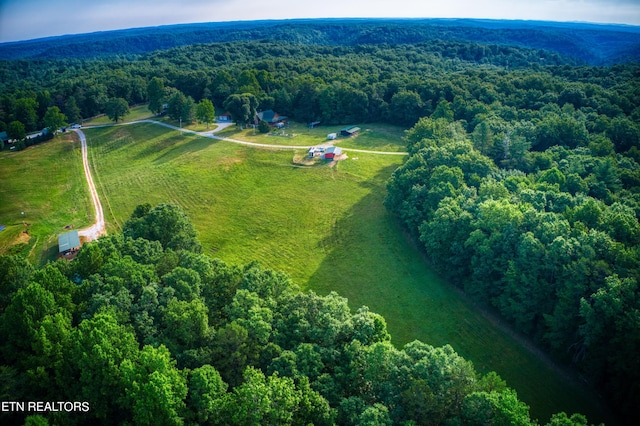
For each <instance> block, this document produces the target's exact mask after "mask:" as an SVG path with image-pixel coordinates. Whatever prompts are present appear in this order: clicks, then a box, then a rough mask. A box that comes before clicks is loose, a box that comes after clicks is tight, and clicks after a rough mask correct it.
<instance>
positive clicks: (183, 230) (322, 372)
mask: <svg viewBox="0 0 640 426" xmlns="http://www.w3.org/2000/svg"><path fill="white" fill-rule="evenodd" d="M0 288H1V289H2V299H1V300H0V336H1V339H0V341H1V342H2V343H1V351H0V364H1V367H0V373H1V375H2V378H3V380H2V382H1V385H0V386H1V387H0V395H1V398H2V400H3V401H76V402H78V404H76V405H73V404H72V403H70V402H69V403H68V404H64V403H63V404H62V405H60V406H59V407H58V406H55V407H53V408H51V407H48V408H47V407H46V406H43V407H42V408H41V409H40V411H39V412H37V411H35V410H33V409H31V410H29V409H28V406H26V405H25V407H27V408H22V410H20V409H16V410H14V412H13V413H10V412H4V411H5V410H4V409H3V412H2V413H1V414H0V420H2V421H3V423H4V424H9V423H18V422H23V421H25V420H26V421H27V424H38V425H42V424H71V425H73V424H96V423H99V424H149V425H159V424H167V425H178V424H212V425H231V424H234V425H261V424H273V425H284V424H292V425H303V424H315V425H330V424H335V423H338V424H343V425H391V424H407V425H410V424H415V425H432V424H445V423H446V424H503V425H528V424H532V421H531V419H530V417H529V409H528V407H527V406H526V405H525V404H524V403H522V402H521V401H519V400H518V398H517V395H516V393H515V392H514V391H513V390H511V389H509V388H507V387H506V384H505V383H504V381H502V380H501V379H500V377H498V376H497V375H496V374H495V373H489V374H487V375H484V376H480V375H478V374H477V373H476V372H475V370H474V368H473V366H472V364H471V363H470V362H468V361H466V360H464V359H463V358H461V357H460V356H458V355H457V354H456V353H455V352H454V350H453V349H452V348H451V347H450V346H444V347H441V348H434V347H432V346H429V345H427V344H425V343H422V342H419V341H414V342H412V343H409V344H407V345H406V346H405V347H404V348H402V349H398V348H395V347H394V346H393V345H391V343H390V336H389V333H388V332H387V330H386V324H385V320H384V318H382V317H381V316H380V315H377V314H375V313H372V312H370V311H369V310H368V309H367V307H365V306H363V307H360V308H358V309H357V310H355V312H352V310H351V309H350V307H349V306H348V305H347V301H346V299H344V298H342V297H340V296H339V295H338V294H336V293H331V294H329V295H327V296H319V295H317V294H315V293H313V292H301V291H300V290H299V289H297V288H296V287H295V286H294V285H293V284H292V283H291V282H290V280H289V279H288V278H287V277H286V276H285V275H284V274H282V273H279V272H275V271H272V270H267V269H264V268H262V267H260V265H258V264H256V263H251V264H248V265H246V266H235V265H228V264H225V263H224V262H222V261H220V260H215V259H212V258H210V257H208V256H206V255H203V254H201V246H200V243H199V242H198V240H197V238H196V234H195V230H194V228H193V225H192V224H191V223H190V222H189V219H188V218H187V217H186V215H185V214H184V212H183V211H182V210H181V209H180V208H179V207H177V206H174V205H170V204H161V205H158V206H156V207H154V208H151V206H149V205H140V206H138V207H137V208H136V210H135V212H134V213H133V215H132V216H131V218H130V219H129V220H128V221H127V223H126V224H125V225H124V228H123V233H122V234H113V235H109V236H107V237H102V238H100V239H99V240H97V241H96V242H93V243H90V244H86V245H84V246H83V247H82V249H81V250H80V252H79V253H78V257H77V258H76V259H75V260H74V261H73V262H68V261H66V260H58V261H57V262H54V263H49V264H48V265H46V266H45V267H43V268H41V269H37V270H36V269H34V268H33V267H32V266H31V265H30V264H28V263H27V262H26V261H24V260H21V259H19V258H17V257H13V256H0ZM34 411H35V412H34ZM549 424H551V425H585V424H586V419H585V418H584V417H583V416H581V415H572V416H571V417H568V416H567V415H566V414H564V413H559V414H556V415H554V416H553V417H552V419H551V421H550V423H549Z"/></svg>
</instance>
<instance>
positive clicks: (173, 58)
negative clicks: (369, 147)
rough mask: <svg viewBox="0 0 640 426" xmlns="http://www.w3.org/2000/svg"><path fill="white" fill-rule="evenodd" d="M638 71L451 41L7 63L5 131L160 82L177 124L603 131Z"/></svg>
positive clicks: (128, 98)
mask: <svg viewBox="0 0 640 426" xmlns="http://www.w3.org/2000/svg"><path fill="white" fill-rule="evenodd" d="M637 69H638V65H637V64H627V65H616V66H611V67H588V66H575V64H574V62H572V61H571V60H569V59H567V58H564V57H562V56H559V55H557V54H555V53H550V52H548V51H538V50H531V49H523V48H516V47H510V46H498V45H483V44H478V43H463V42H454V41H433V42H430V43H416V44H403V45H384V44H381V45H358V46H309V45H302V44H294V43H286V42H285V43H273V42H264V41H263V42H255V41H254V42H241V41H240V42H230V43H217V44H209V45H192V46H187V47H181V48H175V49H171V50H167V51H159V52H155V53H151V54H148V55H145V56H141V57H136V58H134V59H130V60H128V59H120V58H114V59H95V60H80V59H60V60H38V61H36V60H20V61H2V62H0V74H1V75H2V76H3V79H2V81H0V89H1V91H2V95H1V96H0V131H6V130H8V129H10V128H14V127H15V126H19V127H20V125H21V126H23V127H24V132H27V133H29V132H31V131H35V130H39V129H41V128H42V127H44V126H45V124H46V123H45V122H44V118H45V115H46V113H47V111H48V109H49V108H53V107H56V108H58V110H59V111H60V112H61V113H63V114H64V115H65V117H66V119H67V122H68V123H79V122H81V120H82V119H83V118H88V117H93V116H96V115H98V114H102V113H105V112H108V111H110V110H113V108H110V107H111V106H114V105H116V106H117V105H118V103H119V104H120V105H122V104H123V102H126V103H127V105H137V104H142V103H147V102H154V101H155V100H156V99H157V96H156V97H154V94H153V92H150V91H149V90H150V87H149V84H150V83H151V81H153V80H154V79H159V80H160V81H161V83H162V85H163V86H164V87H165V89H166V92H164V93H163V96H164V98H163V100H162V104H168V103H170V101H172V100H173V101H174V102H173V104H174V105H176V104H177V105H178V111H177V112H176V113H174V114H173V115H175V116H176V119H178V117H179V116H180V115H181V114H180V113H181V112H182V111H179V110H180V108H179V107H185V108H187V110H186V112H187V114H186V116H187V117H188V118H189V119H195V118H196V117H195V105H197V104H198V103H200V101H202V100H208V101H211V103H212V104H213V106H214V108H215V109H217V110H218V111H219V112H224V110H225V103H226V101H227V100H228V99H229V98H230V97H231V96H232V95H245V94H251V95H253V96H255V98H256V102H257V106H256V108H257V109H258V110H267V109H274V110H276V111H278V112H280V113H281V114H285V115H287V116H289V117H292V118H293V119H295V120H298V121H301V122H308V121H322V122H324V123H331V124H336V123H340V124H342V123H355V122H389V123H395V124H400V125H404V126H412V125H413V124H415V123H416V121H417V120H418V119H419V118H420V117H423V116H429V115H431V114H432V113H433V112H434V111H435V109H436V107H437V106H438V105H439V104H440V102H441V101H447V102H448V103H449V104H450V105H451V107H452V109H453V112H454V115H455V118H456V120H465V121H466V126H467V130H469V131H472V130H474V128H475V125H476V124H477V123H478V122H479V121H480V120H479V119H477V117H481V116H483V115H487V114H490V113H496V114H497V115H499V116H501V117H505V118H507V119H513V118H516V117H517V118H521V119H530V118H531V117H532V115H535V114H541V113H544V111H542V112H541V109H542V108H543V107H544V106H545V105H548V104H558V105H559V106H561V107H562V106H563V105H565V104H571V105H573V106H574V107H575V108H576V109H580V110H581V111H582V112H583V113H584V114H585V115H586V116H587V119H588V121H589V122H594V123H597V125H599V126H600V127H602V126H608V124H609V121H610V120H611V119H614V118H616V117H619V116H621V115H624V116H627V117H628V118H629V119H631V120H637V116H638V112H637V111H635V112H634V111H633V110H634V108H635V106H637V105H638V97H639V96H640V95H639V94H638V93H637V86H638V84H637V80H638V78H637V75H638V71H637ZM190 105H191V107H190ZM152 110H154V111H156V108H155V107H154V108H152ZM116 111H118V109H116ZM182 115H184V114H182ZM514 116H516V117H514ZM115 117H116V119H118V118H119V117H121V114H116V115H115ZM594 125H596V124H594ZM22 133H23V132H17V133H13V131H12V134H15V135H18V136H19V135H21V134H22Z"/></svg>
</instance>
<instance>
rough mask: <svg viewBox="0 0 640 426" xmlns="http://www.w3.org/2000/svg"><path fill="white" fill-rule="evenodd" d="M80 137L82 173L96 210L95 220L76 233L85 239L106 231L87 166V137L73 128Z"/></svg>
mask: <svg viewBox="0 0 640 426" xmlns="http://www.w3.org/2000/svg"><path fill="white" fill-rule="evenodd" d="M73 131H74V132H76V133H77V134H78V137H79V138H80V145H81V147H82V165H83V166H84V175H85V177H86V178H87V183H88V184H89V191H90V192H91V200H92V201H93V208H94V209H95V211H96V222H95V223H94V224H93V225H91V226H89V227H88V228H83V229H80V230H78V235H80V236H81V237H85V239H86V240H87V241H92V240H96V239H98V237H100V235H104V234H106V233H107V230H106V229H105V226H104V213H103V211H102V204H101V203H100V198H99V197H98V191H96V186H95V184H94V183H93V177H92V176H91V169H90V168H89V158H88V153H87V138H86V137H85V136H84V132H83V131H82V130H79V129H73Z"/></svg>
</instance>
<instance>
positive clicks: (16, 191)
mask: <svg viewBox="0 0 640 426" xmlns="http://www.w3.org/2000/svg"><path fill="white" fill-rule="evenodd" d="M0 181H2V185H0V225H5V226H6V228H5V230H4V231H2V232H0V253H10V254H21V255H25V256H27V257H28V258H29V260H30V261H31V262H33V263H34V264H41V263H44V262H46V261H47V260H50V259H53V258H55V256H56V255H57V254H58V240H57V236H58V234H60V233H63V232H65V227H67V228H69V229H70V228H81V227H84V226H87V225H89V224H91V221H92V220H93V216H94V212H93V206H92V205H91V200H90V198H89V192H88V186H87V181H86V180H85V177H84V172H83V169H82V159H81V151H80V142H79V141H78V139H77V137H76V136H75V135H72V134H70V133H63V134H61V135H60V136H58V137H56V138H55V139H53V140H51V141H49V142H46V143H43V144H40V145H36V146H32V147H30V148H27V149H26V150H24V151H20V152H15V151H2V152H0Z"/></svg>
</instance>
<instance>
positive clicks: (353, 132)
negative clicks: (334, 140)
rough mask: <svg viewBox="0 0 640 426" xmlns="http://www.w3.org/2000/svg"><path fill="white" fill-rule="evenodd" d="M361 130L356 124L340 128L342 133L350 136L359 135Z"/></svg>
mask: <svg viewBox="0 0 640 426" xmlns="http://www.w3.org/2000/svg"><path fill="white" fill-rule="evenodd" d="M359 131H360V127H356V126H350V127H345V128H344V129H342V130H340V135H341V136H347V137H350V136H354V135H357V134H358V132H359Z"/></svg>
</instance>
